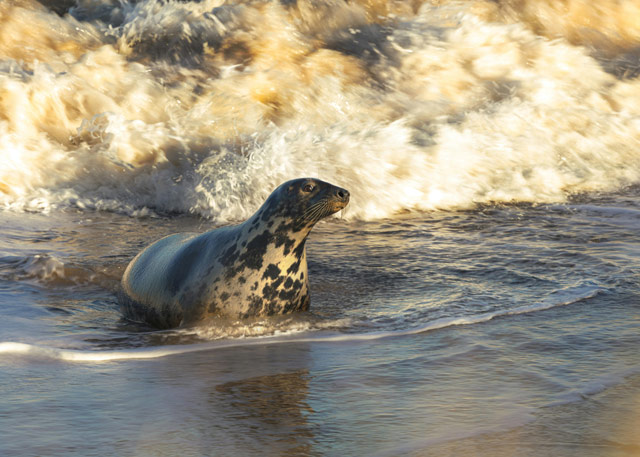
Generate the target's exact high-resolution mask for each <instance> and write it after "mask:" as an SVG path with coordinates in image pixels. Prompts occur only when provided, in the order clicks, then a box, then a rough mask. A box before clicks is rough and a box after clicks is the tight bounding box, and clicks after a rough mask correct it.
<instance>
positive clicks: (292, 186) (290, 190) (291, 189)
mask: <svg viewBox="0 0 640 457" xmlns="http://www.w3.org/2000/svg"><path fill="white" fill-rule="evenodd" d="M293 188H294V185H293V184H291V185H290V186H289V188H288V189H287V192H289V193H291V192H293Z"/></svg>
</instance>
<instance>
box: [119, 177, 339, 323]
mask: <svg viewBox="0 0 640 457" xmlns="http://www.w3.org/2000/svg"><path fill="white" fill-rule="evenodd" d="M348 202H349V192H348V191H346V190H345V189H342V188H339V187H336V186H334V185H332V184H329V183H326V182H323V181H320V180H317V179H312V178H303V179H296V180H292V181H288V182H286V183H284V184H282V185H280V186H279V187H278V188H277V189H276V190H275V191H273V193H272V194H271V195H270V196H269V198H267V200H266V201H265V203H264V204H263V205H262V206H261V207H260V209H259V210H258V211H257V212H256V213H255V214H254V215H253V216H252V217H251V218H249V219H248V220H246V221H245V222H243V223H242V224H239V225H235V226H229V227H222V228H218V229H214V230H211V231H209V232H206V233H202V234H197V233H180V234H176V235H170V236H168V237H166V238H163V239H161V240H159V241H156V242H155V243H153V244H151V245H150V246H148V247H147V248H145V249H144V250H143V251H142V252H140V253H139V254H138V255H137V256H136V257H135V258H134V259H133V260H132V261H131V263H130V264H129V266H128V267H127V269H126V271H125V273H124V276H123V277H122V283H121V285H122V287H121V290H120V293H119V301H120V304H121V309H122V311H123V313H124V315H125V316H126V317H127V318H130V319H132V320H136V321H142V322H146V323H148V324H150V325H153V326H155V327H159V328H171V327H177V326H185V325H191V324H194V323H197V322H198V321H201V320H203V319H206V318H209V317H212V316H227V317H234V318H246V317H250V316H260V315H274V314H286V313H291V312H294V311H298V310H307V309H308V308H309V280H308V275H307V260H306V251H305V241H306V239H307V236H308V235H309V232H310V231H311V229H312V228H313V226H314V225H315V224H316V222H318V221H319V220H320V219H322V218H324V217H327V216H329V215H330V214H333V213H335V212H337V211H339V210H341V209H342V208H344V207H345V206H346V205H347V203H348Z"/></svg>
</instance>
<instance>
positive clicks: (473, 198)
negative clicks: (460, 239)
mask: <svg viewBox="0 0 640 457" xmlns="http://www.w3.org/2000/svg"><path fill="white" fill-rule="evenodd" d="M316 3H317V4H316ZM480 3H481V2H480ZM480 3H474V2H469V3H468V4H460V3H458V2H454V3H446V2H444V3H443V4H442V5H440V6H433V5H430V4H428V3H427V4H425V5H423V6H422V7H421V8H420V9H418V10H415V11H414V10H413V9H411V8H408V7H406V8H405V7H400V6H398V7H397V8H396V7H392V6H390V5H386V4H384V5H386V6H384V5H383V3H381V4H380V5H379V8H378V9H376V8H374V7H373V6H371V5H368V4H366V3H363V4H360V3H358V2H353V3H348V4H347V3H344V4H342V3H340V4H336V5H333V6H334V7H330V6H331V5H329V3H327V4H325V3H322V2H313V3H308V2H304V1H299V2H295V4H292V5H288V4H287V5H285V4H283V3H281V2H271V3H265V4H225V5H221V4H220V3H219V2H214V1H205V2H199V3H194V2H186V3H184V2H159V1H155V0H146V1H140V2H136V3H135V4H128V3H125V4H118V5H102V6H101V7H100V8H97V7H95V5H93V4H92V2H83V1H81V2H79V3H78V5H77V7H75V8H72V9H71V10H70V11H69V13H70V14H66V15H64V16H62V17H60V16H58V15H56V14H54V13H53V12H52V11H49V10H47V9H46V8H43V7H42V6H40V4H38V3H36V2H22V3H20V6H11V7H10V6H7V5H4V6H2V7H1V9H0V14H2V17H3V21H4V22H3V24H9V25H10V28H11V39H7V40H4V41H2V45H0V46H1V47H0V50H1V51H2V56H1V57H0V153H1V154H2V157H3V160H2V163H1V164H0V206H1V207H3V208H5V209H9V210H25V209H27V210H37V211H48V210H51V209H55V208H59V207H65V206H73V207H79V208H82V209H85V208H87V209H105V210H113V211H119V212H124V213H128V214H131V215H139V214H149V213H150V212H154V211H155V212H161V213H162V212H179V213H195V214H199V215H203V216H206V217H209V218H211V219H213V220H215V221H217V222H227V221H234V220H240V219H243V218H245V217H247V216H248V215H249V214H251V213H252V212H253V211H254V210H255V209H256V208H257V207H258V206H259V205H260V203H261V202H262V201H263V200H264V198H265V197H266V196H267V195H268V194H269V192H270V191H271V190H272V189H273V188H275V187H276V186H277V185H278V184H279V183H280V182H282V181H284V180H287V179H290V178H294V177H300V176H308V175H311V176H316V177H319V178H322V179H325V180H328V181H331V182H334V183H336V184H339V185H342V186H344V187H346V188H348V189H349V190H350V191H351V194H352V196H353V199H352V202H351V204H350V206H349V209H348V211H347V212H346V214H345V216H346V217H349V218H359V219H376V218H384V217H389V216H392V215H393V214H396V213H398V212H402V211H407V210H433V209H452V208H454V209H455V208H468V207H472V206H474V205H476V204H478V203H491V202H514V201H515V202H521V201H525V202H538V203H540V202H562V201H565V200H566V199H567V197H568V196H569V195H571V194H575V193H583V192H594V191H615V190H616V189H620V188H622V187H624V186H628V185H632V184H635V183H638V182H639V181H640V152H639V151H640V148H638V138H640V108H639V107H640V103H639V101H640V81H638V80H634V79H625V78H623V77H616V76H614V75H612V74H611V73H608V72H606V71H605V69H604V67H603V65H602V64H601V61H598V60H597V59H596V57H597V56H594V55H593V54H589V53H588V52H587V50H586V49H585V48H582V47H580V46H576V45H575V43H574V41H575V40H574V41H572V40H571V36H573V35H571V34H570V33H569V32H567V36H566V37H564V36H555V35H554V37H555V38H556V39H554V40H553V41H550V40H549V39H548V38H547V37H542V36H539V35H536V34H535V33H534V32H533V31H532V30H533V29H534V27H533V26H529V25H530V24H529V23H528V22H527V21H523V22H519V23H513V22H512V21H511V19H509V18H511V17H512V16H509V14H507V13H505V12H504V11H502V10H500V9H495V8H490V7H489V6H487V5H484V7H482V8H480V7H479V5H480ZM542 3H543V2H538V3H536V2H527V5H528V8H534V6H535V5H537V6H535V8H538V9H535V8H534V9H532V10H531V11H534V10H535V11H537V12H539V11H542V10H541V9H540V8H542V6H543V5H542ZM624 3H625V4H628V3H629V2H624ZM92 5H93V6H92ZM367 5H368V6H367ZM532 5H534V6H532ZM383 6H384V7H383ZM405 6H406V5H405ZM610 8H614V6H611V5H610ZM615 8H617V7H615ZM616 11H617V9H616ZM536 14H537V13H536ZM540 14H542V13H540ZM576 14H577V13H576ZM585 14H586V16H585V17H587V16H588V17H591V16H589V14H587V13H584V14H583V16H584V15H585ZM583 16H580V17H583ZM531 17H533V16H531ZM576 17H578V16H576ZM616 17H619V18H622V17H624V16H623V15H618V16H616ZM318 21H320V23H322V24H323V26H322V27H319V26H318V25H317V24H318V23H319V22H318ZM532 21H533V19H532ZM534 22H535V21H534ZM617 24H618V25H616V27H625V26H624V24H623V22H620V21H619V23H617ZM603 27H605V26H604V25H603ZM4 28H5V26H4V25H3V30H4ZM34 30H36V31H37V35H38V36H39V37H42V39H39V40H36V41H33V42H31V41H30V45H29V46H24V42H25V41H26V40H27V39H28V37H29V36H31V35H32V34H33V31H34ZM563 30H564V29H563ZM567 30H568V29H567ZM607 30H608V29H607ZM625 30H627V31H628V34H631V35H633V33H635V32H634V30H635V29H634V28H633V27H632V26H628V27H627V28H626V29H625ZM556 35H557V34H556ZM578 44H579V43H578Z"/></svg>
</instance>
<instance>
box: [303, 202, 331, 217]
mask: <svg viewBox="0 0 640 457" xmlns="http://www.w3.org/2000/svg"><path fill="white" fill-rule="evenodd" d="M325 205H326V200H320V201H319V202H317V203H314V204H313V205H311V206H310V207H309V208H307V210H306V211H305V212H304V214H303V215H302V217H303V219H304V220H305V221H310V220H314V219H315V217H316V216H317V215H318V214H320V212H321V211H322V210H323V209H324V207H325Z"/></svg>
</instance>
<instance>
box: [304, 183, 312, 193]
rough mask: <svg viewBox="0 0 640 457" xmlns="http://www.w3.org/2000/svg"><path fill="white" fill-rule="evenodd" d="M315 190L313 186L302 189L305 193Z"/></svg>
mask: <svg viewBox="0 0 640 457" xmlns="http://www.w3.org/2000/svg"><path fill="white" fill-rule="evenodd" d="M313 189H314V186H313V184H305V185H304V187H303V188H302V190H303V191H305V192H312V191H313Z"/></svg>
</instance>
